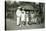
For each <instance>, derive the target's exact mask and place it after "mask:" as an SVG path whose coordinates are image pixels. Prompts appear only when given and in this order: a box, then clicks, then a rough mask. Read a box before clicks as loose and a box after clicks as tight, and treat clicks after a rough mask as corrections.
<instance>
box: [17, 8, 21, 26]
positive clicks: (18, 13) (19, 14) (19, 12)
mask: <svg viewBox="0 0 46 31" xmlns="http://www.w3.org/2000/svg"><path fill="white" fill-rule="evenodd" d="M20 9H21V7H18V9H17V12H16V15H17V25H18V26H19V25H20V17H21V10H20Z"/></svg>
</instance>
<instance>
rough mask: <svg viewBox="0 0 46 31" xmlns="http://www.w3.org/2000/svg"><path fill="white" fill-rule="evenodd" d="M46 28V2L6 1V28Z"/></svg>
mask: <svg viewBox="0 0 46 31" xmlns="http://www.w3.org/2000/svg"><path fill="white" fill-rule="evenodd" d="M43 28H45V3H41V2H28V1H5V30H25V29H43Z"/></svg>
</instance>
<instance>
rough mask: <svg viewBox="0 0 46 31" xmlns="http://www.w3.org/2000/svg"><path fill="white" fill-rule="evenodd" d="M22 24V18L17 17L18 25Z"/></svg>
mask: <svg viewBox="0 0 46 31" xmlns="http://www.w3.org/2000/svg"><path fill="white" fill-rule="evenodd" d="M19 24H20V17H17V25H19Z"/></svg>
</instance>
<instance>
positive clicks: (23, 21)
mask: <svg viewBox="0 0 46 31" xmlns="http://www.w3.org/2000/svg"><path fill="white" fill-rule="evenodd" d="M16 15H17V26H20V25H28V22H30V21H29V12H28V11H25V10H24V8H21V7H18V9H17V11H16ZM36 15H37V13H35V12H33V11H30V20H31V22H32V23H34V22H35V23H37V22H38V20H39V17H37V16H36ZM39 21H40V20H39ZM31 22H30V23H31Z"/></svg>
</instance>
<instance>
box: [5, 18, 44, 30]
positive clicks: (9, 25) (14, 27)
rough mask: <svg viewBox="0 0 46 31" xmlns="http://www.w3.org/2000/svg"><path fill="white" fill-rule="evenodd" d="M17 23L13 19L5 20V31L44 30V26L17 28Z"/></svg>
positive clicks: (35, 25) (34, 25)
mask: <svg viewBox="0 0 46 31" xmlns="http://www.w3.org/2000/svg"><path fill="white" fill-rule="evenodd" d="M16 24H17V21H15V19H8V18H7V19H6V30H22V29H39V28H44V24H32V25H28V26H26V25H25V26H23V25H22V26H21V27H20V26H17V25H16Z"/></svg>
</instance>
